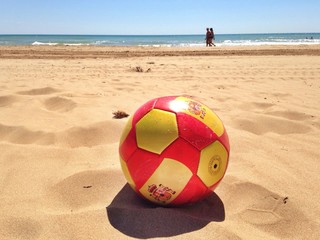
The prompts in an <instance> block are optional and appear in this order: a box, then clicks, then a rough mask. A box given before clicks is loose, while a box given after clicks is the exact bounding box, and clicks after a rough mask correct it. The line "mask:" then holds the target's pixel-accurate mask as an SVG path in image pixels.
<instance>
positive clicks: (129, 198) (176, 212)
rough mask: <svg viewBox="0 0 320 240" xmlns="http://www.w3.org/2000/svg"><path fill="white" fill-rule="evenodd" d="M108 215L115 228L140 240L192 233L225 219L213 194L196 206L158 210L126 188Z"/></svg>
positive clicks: (222, 206) (108, 209)
mask: <svg viewBox="0 0 320 240" xmlns="http://www.w3.org/2000/svg"><path fill="white" fill-rule="evenodd" d="M107 215H108V218H109V221H110V223H111V225H112V226H113V227H114V228H116V229H118V230H119V231H120V232H122V233H124V234H126V235H127V236H130V237H135V238H141V239H145V238H155V237H170V236H175V235H179V234H183V233H187V232H192V231H195V230H199V229H201V228H203V227H205V226H206V225H207V224H208V223H210V222H212V221H215V222H221V221H224V219H225V212H224V205H223V203H222V201H221V199H220V198H219V197H218V195H216V194H215V193H212V194H211V195H210V196H209V197H208V198H206V199H205V200H203V201H201V202H198V203H196V204H192V205H187V206H183V207H160V206H156V205H154V204H152V203H149V202H147V201H145V200H144V199H142V198H140V197H138V196H137V194H136V193H135V192H134V191H133V190H132V189H131V187H130V186H129V185H128V184H126V185H125V186H124V187H123V188H122V190H121V191H120V192H119V193H118V194H117V196H116V197H115V198H114V199H113V201H112V202H111V204H110V205H109V206H108V207H107Z"/></svg>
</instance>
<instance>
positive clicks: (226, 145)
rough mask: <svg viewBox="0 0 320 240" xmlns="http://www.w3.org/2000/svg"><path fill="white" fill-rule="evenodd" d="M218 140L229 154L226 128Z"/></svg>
mask: <svg viewBox="0 0 320 240" xmlns="http://www.w3.org/2000/svg"><path fill="white" fill-rule="evenodd" d="M219 142H221V143H222V145H223V146H224V147H225V149H226V150H227V152H228V154H229V152H230V143H229V137H228V133H227V131H226V130H225V131H224V133H223V134H222V136H221V137H220V138H219Z"/></svg>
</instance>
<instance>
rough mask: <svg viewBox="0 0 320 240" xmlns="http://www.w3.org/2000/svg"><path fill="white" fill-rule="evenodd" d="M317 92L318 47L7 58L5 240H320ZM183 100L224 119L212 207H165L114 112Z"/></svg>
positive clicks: (0, 55)
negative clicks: (137, 178) (151, 192)
mask: <svg viewBox="0 0 320 240" xmlns="http://www.w3.org/2000/svg"><path fill="white" fill-rule="evenodd" d="M137 69H140V70H141V71H137ZM319 80H320V46H317V45H315V46H272V47H271V46H265V47H242V48H236V47H234V48H222V47H220V48H210V49H209V48H194V49H193V48H177V49H175V48H143V47H85V46H82V47H72V46H64V47H62V46H51V47H42V46H37V47H36V46H35V47H32V46H28V47H22V46H20V47H0V112H1V114H0V201H1V204H0V239H3V240H5V239H84V240H87V239H119V240H120V239H131V238H140V239H141V238H143V239H144V238H155V239H158V238H159V239H162V238H166V239H190V240H191V239H192V240H194V239H206V240H207V239H319V236H320V220H319V219H320V218H319V216H320V204H319V202H320V186H319V182H320V164H319V159H320V148H319V147H320V134H319V133H320V119H319V117H320V81H319ZM180 94H184V95H185V94H186V95H190V96H194V97H195V98H196V99H198V100H200V101H202V102H203V103H205V104H206V105H208V106H209V107H210V108H212V109H213V110H214V111H215V112H216V113H217V114H218V115H219V116H220V118H221V119H222V121H223V122H224V124H225V127H226V129H227V131H228V134H229V138H230V144H231V155H230V165H229V168H228V170H227V173H226V176H225V178H224V179H223V181H222V183H221V184H220V186H219V187H218V188H217V189H216V191H215V193H214V194H213V195H212V196H210V197H209V198H208V199H206V200H205V201H203V202H201V203H199V204H196V205H194V206H189V207H183V208H161V207H155V206H153V205H150V204H147V203H145V202H144V201H141V199H139V198H137V196H136V195H135V194H134V193H133V192H132V190H131V189H130V187H129V186H128V185H127V184H126V181H125V178H124V176H123V174H122V172H121V168H120V162H119V158H118V143H119V137H120V134H121V131H122V129H123V127H124V125H125V123H126V121H127V118H123V119H114V118H113V114H112V113H113V112H115V111H118V110H121V111H124V112H126V113H128V114H130V115H132V114H133V113H134V111H135V110H136V109H137V108H138V107H139V106H140V105H141V104H143V103H145V102H146V101H147V100H149V99H152V98H155V97H160V96H165V95H180Z"/></svg>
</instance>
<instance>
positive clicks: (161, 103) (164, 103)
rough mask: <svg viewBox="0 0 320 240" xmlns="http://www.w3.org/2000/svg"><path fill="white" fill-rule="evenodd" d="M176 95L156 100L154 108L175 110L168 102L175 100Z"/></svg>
mask: <svg viewBox="0 0 320 240" xmlns="http://www.w3.org/2000/svg"><path fill="white" fill-rule="evenodd" d="M176 98H177V97H176V96H168V97H162V98H159V99H158V100H157V102H156V103H155V105H154V108H156V109H160V110H164V111H168V112H175V111H173V110H172V109H171V108H170V102H171V101H173V100H175V99H176Z"/></svg>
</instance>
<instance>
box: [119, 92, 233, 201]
mask: <svg viewBox="0 0 320 240" xmlns="http://www.w3.org/2000/svg"><path fill="white" fill-rule="evenodd" d="M229 152H230V146H229V139H228V135H227V132H226V130H225V128H224V126H223V123H222V121H221V120H220V119H219V117H218V116H217V115H216V114H215V113H214V112H213V111H212V110H210V109H209V108H208V107H207V106H205V105H204V104H202V103H200V102H198V101H195V100H193V99H191V98H188V97H183V96H167V97H160V98H156V99H153V100H150V101H148V102H147V103H145V104H144V105H142V106H141V107H140V108H139V109H138V110H137V111H136V112H135V113H134V115H132V116H131V117H130V119H129V120H128V122H127V124H126V126H125V128H124V130H123V133H122V135H121V138H120V145H119V154H120V162H121V167H122V171H123V173H124V175H125V177H126V179H127V181H128V183H129V185H130V186H131V187H132V188H133V189H134V190H135V191H136V192H137V193H138V194H139V195H140V196H142V197H144V198H146V199H148V200H150V201H151V202H154V203H156V204H160V205H181V204H186V203H193V202H197V201H199V200H202V199H204V198H205V197H207V196H208V195H209V194H210V193H212V191H213V190H214V189H215V188H216V187H217V185H218V184H219V183H220V181H221V180H222V178H223V176H224V175H225V172H226V169H227V166H228V160H229Z"/></svg>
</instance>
